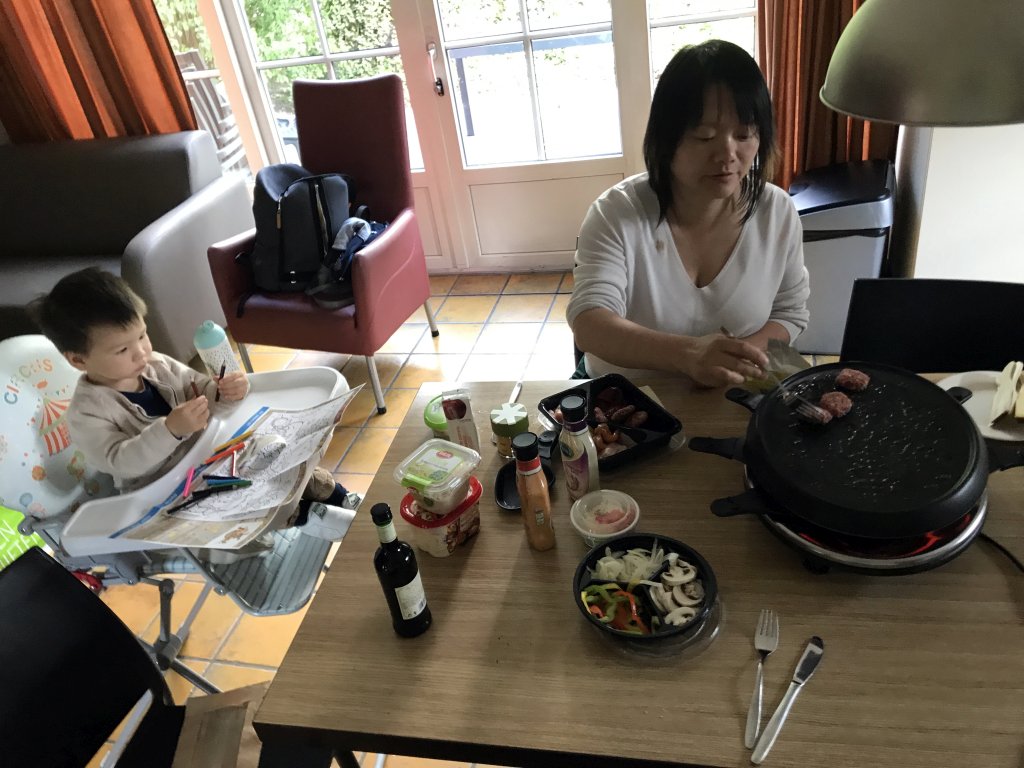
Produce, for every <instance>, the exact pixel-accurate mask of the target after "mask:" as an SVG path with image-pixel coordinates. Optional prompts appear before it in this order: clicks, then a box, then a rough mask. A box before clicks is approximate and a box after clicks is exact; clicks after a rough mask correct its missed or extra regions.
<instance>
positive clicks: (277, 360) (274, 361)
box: [249, 352, 295, 373]
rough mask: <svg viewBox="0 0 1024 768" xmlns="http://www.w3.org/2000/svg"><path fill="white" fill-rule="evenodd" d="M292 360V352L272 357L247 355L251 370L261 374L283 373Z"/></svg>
mask: <svg viewBox="0 0 1024 768" xmlns="http://www.w3.org/2000/svg"><path fill="white" fill-rule="evenodd" d="M294 359H295V353H294V352H281V353H277V354H272V355H269V354H268V355H262V354H250V355H249V360H250V361H252V370H253V371H254V372H255V373H263V372H265V371H283V370H284V369H285V368H287V367H288V365H289V364H290V363H291V362H292V360H294Z"/></svg>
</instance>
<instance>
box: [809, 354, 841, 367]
mask: <svg viewBox="0 0 1024 768" xmlns="http://www.w3.org/2000/svg"><path fill="white" fill-rule="evenodd" d="M804 357H805V358H806V359H807V361H808V362H809V363H811V365H827V364H828V363H838V362H839V355H814V359H813V361H812V360H811V356H810V355H804Z"/></svg>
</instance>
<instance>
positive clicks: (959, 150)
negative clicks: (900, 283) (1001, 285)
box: [894, 125, 1024, 283]
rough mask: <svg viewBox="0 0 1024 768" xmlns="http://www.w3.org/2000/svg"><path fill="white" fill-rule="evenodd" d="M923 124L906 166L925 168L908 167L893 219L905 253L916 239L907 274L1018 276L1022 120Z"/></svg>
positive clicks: (1022, 226)
mask: <svg viewBox="0 0 1024 768" xmlns="http://www.w3.org/2000/svg"><path fill="white" fill-rule="evenodd" d="M926 130H928V131H930V133H931V140H930V142H929V141H920V142H917V144H918V145H919V146H917V147H915V148H913V151H912V152H911V155H915V154H916V156H914V157H912V158H911V162H910V166H911V167H915V166H916V167H922V161H923V165H924V166H925V167H926V168H927V173H918V174H913V173H911V174H909V177H910V178H911V179H912V180H914V181H915V182H916V183H917V185H918V188H916V189H913V190H912V191H911V192H912V194H910V197H911V198H912V199H910V200H909V202H908V201H904V206H903V212H902V213H904V214H908V215H907V216H906V219H907V220H906V221H898V222H897V226H899V225H900V224H902V225H903V231H902V232H901V233H900V234H899V238H900V240H901V241H902V242H903V243H905V244H906V245H907V246H908V247H909V248H910V252H911V253H913V247H912V246H913V242H914V240H915V238H916V245H917V247H916V259H915V260H914V262H913V273H912V274H913V276H914V277H938V278H959V279H965V280H1002V281H1007V282H1015V283H1024V258H1022V256H1024V231H1022V230H1024V192H1022V190H1021V179H1022V178H1024V125H1005V126H992V127H984V128H932V129H926ZM903 166H904V167H906V166H907V163H906V162H904V163H903ZM904 175H905V176H907V175H908V174H904ZM905 192H907V190H902V189H901V191H900V193H899V198H898V200H897V204H899V199H900V198H903V197H904V196H905ZM915 219H916V220H915ZM896 238H897V235H896V233H895V232H894V240H895V239H896ZM900 240H897V242H899V241H900Z"/></svg>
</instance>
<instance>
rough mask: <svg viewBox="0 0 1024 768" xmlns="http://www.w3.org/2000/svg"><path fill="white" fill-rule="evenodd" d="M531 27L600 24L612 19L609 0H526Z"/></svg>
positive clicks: (549, 27)
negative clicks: (572, 0) (574, 0)
mask: <svg viewBox="0 0 1024 768" xmlns="http://www.w3.org/2000/svg"><path fill="white" fill-rule="evenodd" d="M526 15H527V17H528V18H529V21H530V29H552V28H554V27H568V26H572V25H574V24H600V23H602V22H605V23H608V22H611V20H612V8H611V3H610V2H609V0H576V2H574V3H570V2H568V1H567V0H526Z"/></svg>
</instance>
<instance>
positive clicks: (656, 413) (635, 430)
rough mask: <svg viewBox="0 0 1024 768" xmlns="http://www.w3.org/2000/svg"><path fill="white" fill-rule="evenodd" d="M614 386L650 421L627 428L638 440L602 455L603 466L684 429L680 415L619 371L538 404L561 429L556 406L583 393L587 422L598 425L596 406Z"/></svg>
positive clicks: (663, 441)
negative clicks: (622, 448)
mask: <svg viewBox="0 0 1024 768" xmlns="http://www.w3.org/2000/svg"><path fill="white" fill-rule="evenodd" d="M611 387H618V389H619V390H620V391H621V392H622V405H635V406H636V409H637V410H638V411H647V421H646V423H644V425H643V426H642V427H627V428H624V431H625V432H626V434H628V435H629V437H630V438H632V439H633V440H634V441H636V445H634V446H633V447H631V448H627V449H626V450H624V451H619V452H618V453H616V454H613V455H611V456H605V457H602V458H599V459H598V460H597V466H598V468H599V469H601V470H606V469H615V468H616V467H621V466H622V465H623V464H629V463H630V462H632V461H634V460H635V459H637V458H639V457H641V456H644V455H645V454H648V453H650V452H651V451H653V450H654V449H656V448H659V447H660V446H663V445H667V444H668V441H669V440H671V439H672V435H675V434H677V433H679V432H681V431H682V429H683V425H682V423H681V422H680V421H679V419H677V418H676V417H675V416H673V415H672V414H671V413H669V412H668V411H666V410H665V409H664V408H662V407H661V406H660V405H658V403H656V402H655V401H654V400H652V399H651V398H650V397H648V396H647V394H646V393H645V392H643V391H642V390H641V389H640V388H639V387H637V386H636V385H635V384H633V382H631V381H630V380H629V379H627V378H626V377H625V376H623V375H622V374H619V373H608V374H605V375H604V376H599V377H598V378H596V379H590V380H589V381H582V382H580V384H579V386H576V387H572V388H571V389H566V390H563V391H562V392H558V393H556V394H554V395H549V396H548V397H545V398H544V399H543V400H541V401H540V402H539V403H538V404H537V407H538V409H539V410H540V412H541V413H542V414H543V415H544V417H545V418H546V419H547V420H548V421H550V422H551V423H552V424H554V425H555V428H556V429H561V426H560V425H559V424H558V421H557V420H556V419H555V409H556V408H558V407H559V405H561V403H562V399H563V398H564V397H566V396H567V395H579V396H580V397H582V398H583V399H584V400H585V401H586V403H587V411H588V413H589V416H588V418H587V423H588V424H589V425H590V426H591V427H596V426H597V424H598V421H597V419H596V418H595V417H594V407H595V406H596V405H600V404H601V403H602V402H603V399H602V397H601V396H602V393H604V392H605V390H607V389H609V388H611Z"/></svg>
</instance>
